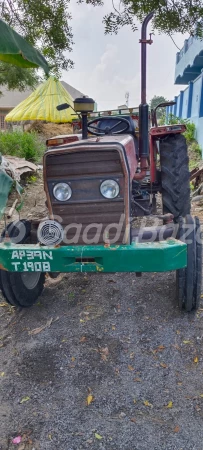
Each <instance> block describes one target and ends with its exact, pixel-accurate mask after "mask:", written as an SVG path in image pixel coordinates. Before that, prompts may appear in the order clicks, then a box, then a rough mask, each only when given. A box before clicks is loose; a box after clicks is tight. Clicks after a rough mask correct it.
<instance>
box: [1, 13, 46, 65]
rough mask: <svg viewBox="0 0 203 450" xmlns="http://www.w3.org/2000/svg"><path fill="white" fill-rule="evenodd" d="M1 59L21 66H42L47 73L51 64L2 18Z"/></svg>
mask: <svg viewBox="0 0 203 450" xmlns="http://www.w3.org/2000/svg"><path fill="white" fill-rule="evenodd" d="M0 60H1V61H4V62H8V63H11V64H15V65H16V66H19V67H28V68H32V67H34V68H37V67H41V68H42V69H44V71H45V72H46V73H48V72H49V66H48V64H47V62H46V59H45V58H44V57H43V56H42V55H41V53H40V52H39V51H38V50H36V49H35V48H33V47H32V46H31V45H30V44H29V43H28V42H27V41H26V40H25V39H24V38H22V36H20V35H19V34H18V33H16V31H14V30H13V29H12V28H11V27H9V25H7V24H6V23H5V22H4V21H3V20H1V19H0Z"/></svg>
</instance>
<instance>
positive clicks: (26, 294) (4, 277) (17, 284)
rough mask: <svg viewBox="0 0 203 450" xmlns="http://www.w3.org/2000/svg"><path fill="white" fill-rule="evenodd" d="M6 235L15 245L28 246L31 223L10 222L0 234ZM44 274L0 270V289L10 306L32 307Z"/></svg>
mask: <svg viewBox="0 0 203 450" xmlns="http://www.w3.org/2000/svg"><path fill="white" fill-rule="evenodd" d="M6 233H7V234H8V235H9V237H10V239H11V241H12V242H14V243H16V244H29V243H30V240H31V239H30V235H31V223H30V222H29V221H27V220H22V221H19V222H12V223H10V224H9V225H8V226H7V227H6V230H4V231H3V233H2V238H4V237H5V235H6ZM44 283H45V274H44V273H42V272H8V271H4V270H0V288H1V290H2V293H3V295H4V297H5V299H6V301H7V302H8V303H10V304H11V305H12V306H18V307H21V308H28V307H30V306H32V305H33V304H34V303H35V302H36V301H37V299H38V297H39V296H40V294H41V293H42V291H43V288H44Z"/></svg>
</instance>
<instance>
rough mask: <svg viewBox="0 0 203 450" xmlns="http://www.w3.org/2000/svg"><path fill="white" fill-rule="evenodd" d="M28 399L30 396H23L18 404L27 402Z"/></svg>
mask: <svg viewBox="0 0 203 450" xmlns="http://www.w3.org/2000/svg"><path fill="white" fill-rule="evenodd" d="M28 400H30V397H23V398H22V399H21V401H20V404H22V403H25V402H28Z"/></svg>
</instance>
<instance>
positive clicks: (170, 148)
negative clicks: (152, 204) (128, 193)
mask: <svg viewBox="0 0 203 450" xmlns="http://www.w3.org/2000/svg"><path fill="white" fill-rule="evenodd" d="M160 163H161V185H162V202H163V213H164V214H166V213H171V214H173V216H174V219H175V221H178V220H179V217H181V216H182V217H185V216H186V215H187V214H190V172H189V158H188V153H187V144H186V140H185V137H184V136H183V135H182V134H174V135H168V136H166V137H165V138H164V139H162V140H161V141H160Z"/></svg>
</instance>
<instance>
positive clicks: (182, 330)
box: [0, 177, 203, 450]
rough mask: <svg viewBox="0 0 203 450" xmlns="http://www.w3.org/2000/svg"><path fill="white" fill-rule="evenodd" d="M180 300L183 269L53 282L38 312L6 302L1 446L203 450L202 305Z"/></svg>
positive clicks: (32, 201) (28, 204)
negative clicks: (187, 306)
mask: <svg viewBox="0 0 203 450" xmlns="http://www.w3.org/2000/svg"><path fill="white" fill-rule="evenodd" d="M11 203H12V199H10V204H11ZM199 209H200V208H198V207H197V210H196V211H194V212H195V213H196V214H198V212H200V215H201V220H202V222H203V216H202V212H201V211H199ZM36 211H37V212H38V216H39V217H41V216H42V215H45V214H46V209H45V207H44V197H43V185H42V178H41V177H40V178H39V180H38V181H37V182H34V183H31V184H30V185H29V186H28V189H27V193H26V197H25V205H24V209H23V210H22V213H21V217H26V216H27V217H28V218H29V217H30V218H32V217H33V215H35V216H36ZM174 299H175V276H174V273H164V274H157V273H151V274H143V276H142V277H141V278H136V276H135V274H122V275H121V274H88V275H85V274H72V275H65V276H61V277H60V278H59V280H57V279H56V280H49V279H48V280H47V285H46V288H45V290H44V293H43V295H42V296H41V298H40V299H39V301H38V303H37V304H36V305H35V306H34V307H32V308H31V309H28V310H17V309H15V308H12V307H9V306H7V305H6V304H5V302H4V300H3V298H2V297H1V298H0V384H1V390H0V396H1V400H0V450H14V449H16V450H80V449H81V450H83V449H89V450H148V449H150V450H163V449H164V450H181V449H182V450H202V449H203V306H201V307H200V309H199V311H198V312H197V313H192V314H186V313H182V312H180V311H179V310H178V308H177V305H176V302H175V300H174ZM19 436H20V437H21V442H20V443H19V444H15V445H14V444H12V440H13V438H16V437H19Z"/></svg>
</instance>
